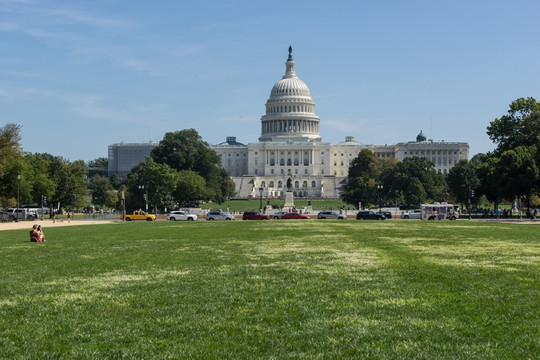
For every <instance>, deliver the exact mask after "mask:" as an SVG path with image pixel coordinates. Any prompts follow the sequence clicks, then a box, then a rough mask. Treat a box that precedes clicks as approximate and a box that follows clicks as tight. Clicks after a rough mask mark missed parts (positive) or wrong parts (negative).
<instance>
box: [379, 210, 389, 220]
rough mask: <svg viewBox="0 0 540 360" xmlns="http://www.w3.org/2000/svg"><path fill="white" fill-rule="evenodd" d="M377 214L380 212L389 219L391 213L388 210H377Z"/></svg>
mask: <svg viewBox="0 0 540 360" xmlns="http://www.w3.org/2000/svg"><path fill="white" fill-rule="evenodd" d="M377 214H382V215H384V217H385V218H387V219H391V218H392V213H391V212H390V211H379V212H378V213H377Z"/></svg>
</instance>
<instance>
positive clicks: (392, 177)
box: [381, 157, 446, 208]
mask: <svg viewBox="0 0 540 360" xmlns="http://www.w3.org/2000/svg"><path fill="white" fill-rule="evenodd" d="M381 182H382V184H383V186H384V192H385V194H386V195H387V196H388V200H392V201H394V202H396V203H402V204H404V205H405V206H406V207H408V208H411V207H418V206H420V204H421V203H423V202H426V201H435V200H438V201H440V200H441V199H444V198H445V197H446V183H445V181H444V176H443V175H442V174H440V173H438V172H437V171H436V170H435V165H434V164H433V163H432V162H431V161H429V160H427V159H425V158H420V157H410V158H406V159H404V160H403V161H402V162H397V163H393V164H392V163H388V165H387V166H386V167H385V168H384V171H383V173H382V176H381Z"/></svg>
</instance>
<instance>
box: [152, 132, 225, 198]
mask: <svg viewBox="0 0 540 360" xmlns="http://www.w3.org/2000/svg"><path fill="white" fill-rule="evenodd" d="M151 158H152V159H153V160H154V161H155V162H156V163H160V164H166V165H168V166H169V167H170V168H172V169H175V170H177V171H182V170H191V171H195V172H196V173H198V174H199V175H200V176H202V177H203V178H204V179H205V180H206V184H207V188H208V189H207V190H208V191H207V194H208V196H209V199H210V200H214V201H216V202H222V201H224V200H225V199H226V198H228V197H231V196H233V195H234V194H235V187H234V183H233V182H232V180H231V179H230V176H229V174H228V173H227V172H226V171H224V170H223V169H222V168H221V158H220V157H219V155H218V154H217V153H216V152H215V151H214V150H213V149H212V148H210V146H209V145H208V144H207V143H206V142H204V141H203V140H202V138H201V137H200V136H199V134H198V133H197V131H196V130H195V129H188V130H181V131H176V132H170V133H166V134H165V136H164V137H163V140H162V141H160V143H159V145H158V146H156V147H155V148H154V149H153V150H152V153H151Z"/></svg>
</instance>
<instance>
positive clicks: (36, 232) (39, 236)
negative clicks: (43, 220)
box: [30, 224, 45, 242]
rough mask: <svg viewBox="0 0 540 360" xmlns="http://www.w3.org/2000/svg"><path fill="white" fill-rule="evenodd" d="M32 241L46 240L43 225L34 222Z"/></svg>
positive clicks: (31, 231)
mask: <svg viewBox="0 0 540 360" xmlns="http://www.w3.org/2000/svg"><path fill="white" fill-rule="evenodd" d="M30 241H32V242H44V241H45V235H44V234H43V230H41V225H37V224H34V226H33V227H32V230H30Z"/></svg>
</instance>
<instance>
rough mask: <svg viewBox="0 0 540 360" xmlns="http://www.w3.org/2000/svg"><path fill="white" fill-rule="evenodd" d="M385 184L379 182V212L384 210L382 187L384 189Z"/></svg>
mask: <svg viewBox="0 0 540 360" xmlns="http://www.w3.org/2000/svg"><path fill="white" fill-rule="evenodd" d="M383 187H384V186H383V185H382V184H379V185H377V190H378V192H379V212H381V211H382V189H383Z"/></svg>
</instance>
